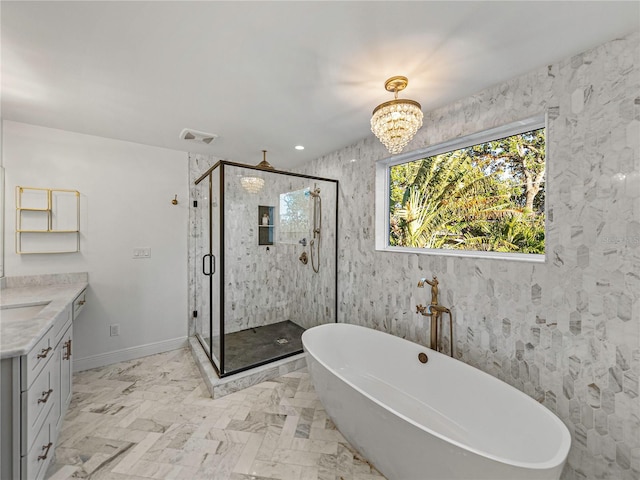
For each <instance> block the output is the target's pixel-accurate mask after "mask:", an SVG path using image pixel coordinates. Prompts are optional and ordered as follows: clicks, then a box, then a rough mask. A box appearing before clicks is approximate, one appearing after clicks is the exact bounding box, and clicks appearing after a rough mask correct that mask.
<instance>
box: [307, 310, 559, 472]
mask: <svg viewBox="0 0 640 480" xmlns="http://www.w3.org/2000/svg"><path fill="white" fill-rule="evenodd" d="M302 343H303V345H304V349H305V350H306V352H307V354H308V355H307V364H308V366H309V371H310V374H311V378H312V381H313V385H314V387H315V389H316V391H317V393H318V396H319V398H320V401H321V402H322V404H323V405H324V407H325V409H326V411H327V414H328V415H329V417H331V419H332V420H333V422H334V423H335V424H336V426H337V427H338V429H339V430H340V432H341V433H342V434H343V435H344V437H345V438H346V439H347V440H348V441H349V442H350V443H351V444H352V445H353V446H354V447H355V448H356V449H357V450H358V451H359V452H360V453H361V454H362V455H364V456H365V458H366V459H367V460H369V461H370V462H371V463H372V464H373V465H374V466H375V467H376V468H377V469H378V470H379V471H380V472H382V474H383V475H385V476H386V477H387V478H388V479H389V480H427V479H434V480H445V479H469V480H480V479H490V480H501V479H504V480H525V479H527V480H528V479H558V478H559V477H560V474H561V472H562V467H563V465H564V463H565V460H566V458H567V454H568V452H569V447H570V445H571V437H570V435H569V431H568V430H567V428H566V427H565V425H564V424H563V423H562V422H561V421H560V420H559V419H558V417H556V416H555V415H554V414H553V413H552V412H551V411H549V410H548V409H547V408H545V407H544V406H542V405H541V404H539V403H538V402H536V401H535V400H533V399H532V398H531V397H529V396H528V395H526V394H524V393H522V392H520V391H519V390H517V389H515V388H513V387H511V386H510V385H508V384H506V383H504V382H502V381H501V380H498V379H497V378H495V377H492V376H491V375H488V374H486V373H484V372H482V371H480V370H478V369H476V368H473V367H471V366H469V365H467V364H465V363H463V362H460V361H458V360H454V359H452V358H450V357H447V356H446V355H443V354H440V353H438V352H436V351H434V350H430V349H428V348H426V347H423V346H420V345H418V344H415V343H412V342H409V341H407V340H403V339H401V338H399V337H395V336H393V335H389V334H386V333H383V332H379V331H376V330H372V329H369V328H364V327H359V326H356V325H349V324H342V323H336V324H327V325H321V326H318V327H314V328H311V329H309V330H307V331H306V332H304V334H303V335H302ZM420 352H425V353H426V354H427V355H428V358H429V360H428V362H427V363H425V364H422V363H420V362H419V361H418V354H419V353H420Z"/></svg>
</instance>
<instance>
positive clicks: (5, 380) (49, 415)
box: [0, 290, 85, 480]
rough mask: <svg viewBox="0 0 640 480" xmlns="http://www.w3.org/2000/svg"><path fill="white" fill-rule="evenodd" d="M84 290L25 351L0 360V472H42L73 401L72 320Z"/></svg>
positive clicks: (19, 475) (31, 475) (24, 475)
mask: <svg viewBox="0 0 640 480" xmlns="http://www.w3.org/2000/svg"><path fill="white" fill-rule="evenodd" d="M84 301H85V291H84V290H83V291H82V293H80V295H78V296H77V297H76V298H75V299H74V300H73V302H71V303H70V304H68V305H67V306H66V307H65V308H64V310H63V311H62V312H60V313H59V314H58V315H56V318H55V320H54V321H53V324H52V325H51V328H49V330H48V331H47V332H46V333H45V334H44V335H43V336H42V338H41V339H40V340H38V342H37V343H36V344H35V346H34V347H33V348H32V349H31V350H30V351H29V352H28V353H27V354H25V355H21V356H18V357H13V358H7V359H4V360H2V363H1V375H2V387H3V388H2V391H1V392H0V395H1V398H0V400H1V401H2V405H1V409H2V412H1V413H2V417H1V418H2V426H1V428H0V436H1V439H2V452H1V453H2V462H1V463H2V465H1V472H0V478H2V479H3V480H4V479H9V478H11V479H22V480H26V479H28V480H34V479H35V480H39V479H42V478H44V475H45V473H46V471H47V468H48V466H49V463H50V461H51V458H52V457H53V453H54V450H55V446H56V440H57V436H58V433H59V431H60V428H61V426H62V422H63V420H64V415H65V413H66V411H67V408H68V407H69V403H70V402H71V390H72V373H73V368H72V360H71V359H72V354H73V343H72V342H73V320H74V319H75V318H76V317H77V316H78V314H79V313H80V311H81V310H82V308H83V306H84Z"/></svg>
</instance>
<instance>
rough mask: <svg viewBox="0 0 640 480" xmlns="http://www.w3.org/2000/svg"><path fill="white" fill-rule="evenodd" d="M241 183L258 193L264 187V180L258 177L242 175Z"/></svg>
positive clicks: (250, 191)
mask: <svg viewBox="0 0 640 480" xmlns="http://www.w3.org/2000/svg"><path fill="white" fill-rule="evenodd" d="M240 185H242V188H244V189H245V190H246V191H247V192H249V193H258V192H259V191H260V190H262V187H264V180H263V179H262V178H258V177H242V178H241V179H240Z"/></svg>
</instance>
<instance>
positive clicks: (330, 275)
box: [194, 161, 338, 377]
mask: <svg viewBox="0 0 640 480" xmlns="http://www.w3.org/2000/svg"><path fill="white" fill-rule="evenodd" d="M195 184H196V190H195V200H196V202H197V207H196V208H197V215H196V217H195V221H196V223H197V225H196V231H197V232H198V234H197V235H196V243H195V249H196V259H199V261H197V262H196V268H197V269H198V272H196V277H195V278H196V279H197V280H196V285H195V289H194V294H195V296H196V299H195V304H196V309H197V310H196V312H197V313H196V312H194V314H195V315H197V317H196V318H195V320H196V323H195V334H196V337H197V338H198V340H199V341H200V343H201V344H202V346H203V348H204V350H205V352H206V354H207V356H208V357H209V359H210V360H211V363H212V364H213V366H214V368H215V369H216V371H217V373H218V375H219V376H220V377H225V376H228V375H231V374H233V373H238V372H241V371H244V370H247V369H250V368H253V367H256V366H259V365H263V364H266V363H269V362H272V361H275V360H279V359H282V358H286V357H288V356H292V355H296V354H298V353H301V352H302V342H301V335H302V333H303V332H304V330H306V329H307V328H311V327H313V326H315V325H320V324H323V323H329V322H336V321H337V301H338V299H337V264H338V262H337V253H338V251H337V239H338V221H337V219H338V181H337V180H332V179H327V178H321V177H316V176H310V175H303V174H297V173H291V172H283V171H278V170H269V169H263V168H259V167H254V166H248V165H243V164H238V163H233V162H228V161H220V162H218V163H216V164H215V165H213V166H212V167H211V168H210V169H209V170H207V171H206V172H205V173H204V174H203V175H201V176H200V177H199V178H198V179H197V180H196V181H195Z"/></svg>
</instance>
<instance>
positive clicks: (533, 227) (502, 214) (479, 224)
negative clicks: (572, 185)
mask: <svg viewBox="0 0 640 480" xmlns="http://www.w3.org/2000/svg"><path fill="white" fill-rule="evenodd" d="M545 133H546V129H545V126H544V118H543V117H536V118H532V119H528V120H525V121H522V122H517V123H514V124H510V125H507V126H504V127H500V128H496V129H492V130H489V131H485V132H480V133H477V134H474V135H470V136H467V137H464V138H460V139H457V140H454V141H451V142H446V143H443V144H440V145H436V146H433V147H429V148H427V149H424V150H421V151H416V152H410V153H408V154H406V155H403V156H401V157H392V158H391V159H387V160H385V161H383V162H380V163H379V164H378V167H377V173H376V175H377V184H376V200H377V205H376V206H377V207H379V206H382V205H384V208H376V211H377V212H378V214H377V216H376V246H377V248H378V249H380V250H391V251H407V252H418V253H436V254H438V253H439V254H447V255H459V256H489V257H500V258H509V259H527V260H534V261H541V260H544V254H545V171H546V148H545V144H546V138H545V137H546V135H545ZM383 202H384V203H383ZM380 212H382V215H383V216H384V218H380V217H381V215H380ZM381 230H382V231H381Z"/></svg>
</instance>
